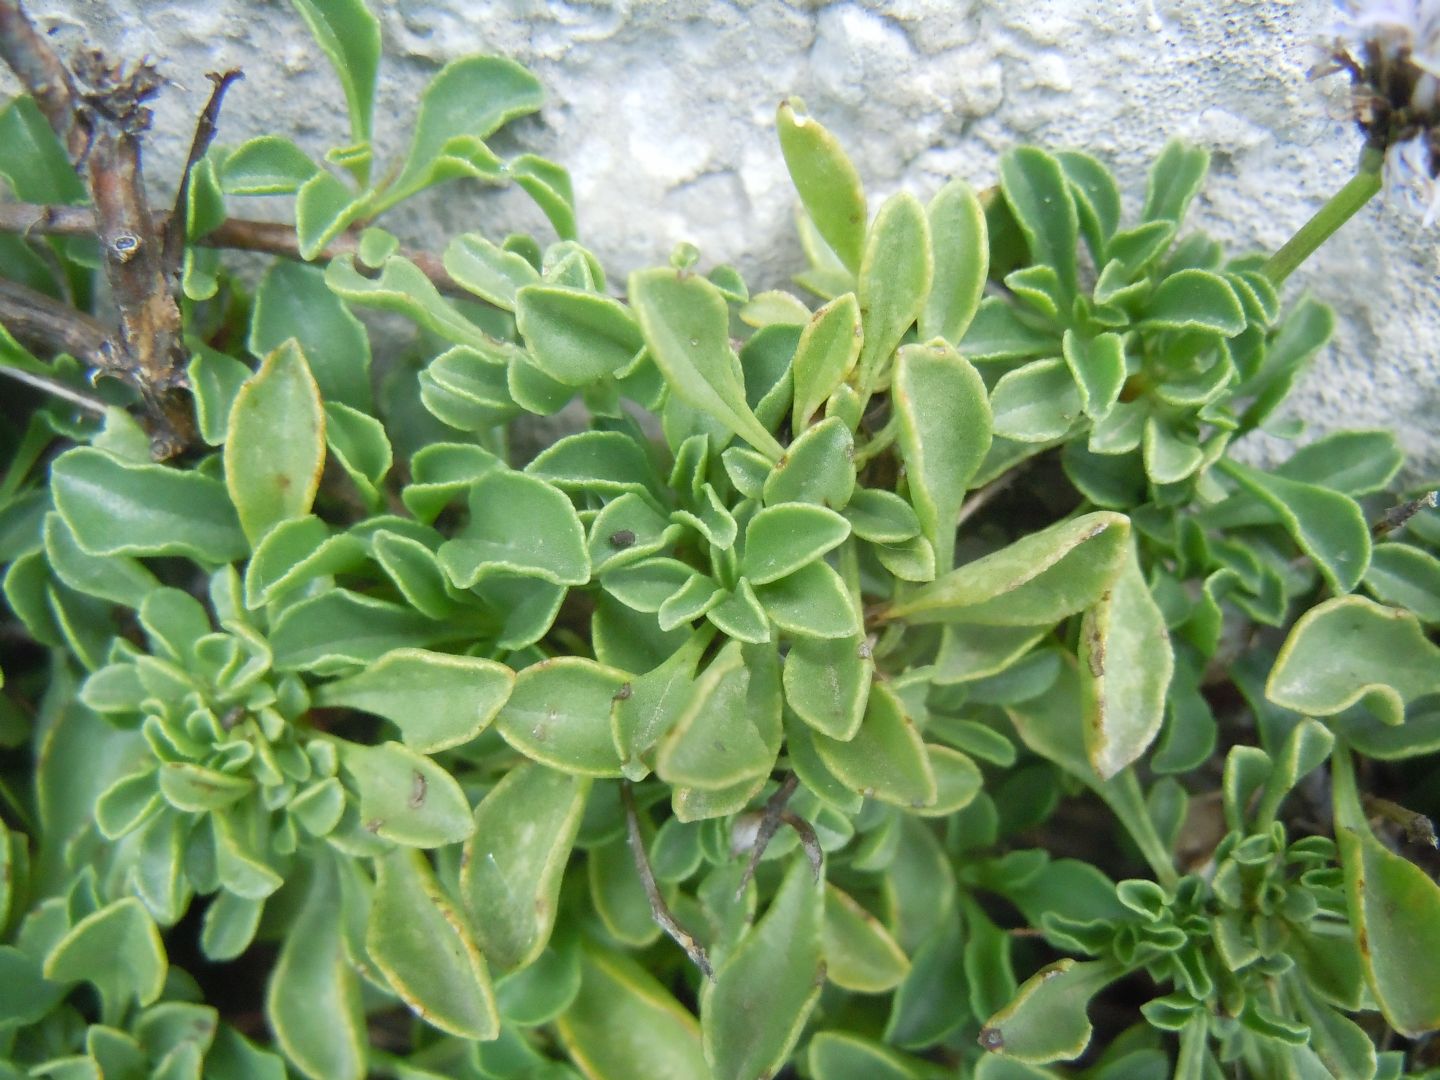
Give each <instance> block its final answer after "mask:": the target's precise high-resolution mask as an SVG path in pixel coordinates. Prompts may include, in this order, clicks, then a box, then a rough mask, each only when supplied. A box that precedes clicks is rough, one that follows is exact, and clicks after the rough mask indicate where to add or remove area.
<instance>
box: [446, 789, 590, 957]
mask: <svg viewBox="0 0 1440 1080" xmlns="http://www.w3.org/2000/svg"><path fill="white" fill-rule="evenodd" d="M589 791H590V781H589V780H588V779H586V778H583V777H576V776H569V775H567V774H565V773H562V772H556V771H555V770H553V769H547V768H545V767H544V766H543V765H537V764H534V763H531V762H526V763H522V764H521V765H519V766H517V767H515V768H513V769H511V770H510V771H509V772H507V773H506V774H505V775H504V777H503V778H502V779H501V780H500V782H499V783H498V784H496V785H495V787H494V788H493V789H491V791H490V793H489V794H488V795H486V796H485V797H484V798H483V799H481V800H480V805H479V806H477V807H476V808H475V828H474V832H473V835H472V836H471V838H470V839H469V840H468V841H466V844H465V852H464V856H463V857H462V859H461V869H460V891H461V895H462V898H463V900H464V902H465V906H466V908H467V910H468V911H469V912H470V917H471V919H472V922H473V925H474V928H475V935H476V938H477V939H478V940H479V943H480V949H481V951H482V952H483V953H484V954H485V956H486V957H487V958H488V959H489V960H490V962H491V963H492V964H494V965H496V966H497V967H499V968H500V969H501V970H503V971H513V970H517V969H519V968H523V967H526V966H527V965H529V964H530V963H532V962H533V961H534V960H535V958H536V957H538V956H539V955H540V953H541V952H543V951H544V949H545V944H546V942H547V941H548V940H549V938H550V930H551V927H553V926H554V925H555V908H556V903H557V900H558V898H559V895H560V880H561V877H562V876H563V874H564V871H565V864H566V862H567V861H568V860H569V858H570V848H571V845H572V844H574V842H575V834H576V831H577V830H578V829H579V827H580V818H581V816H582V814H583V812H584V809H585V797H586V795H587V794H588V793H589Z"/></svg>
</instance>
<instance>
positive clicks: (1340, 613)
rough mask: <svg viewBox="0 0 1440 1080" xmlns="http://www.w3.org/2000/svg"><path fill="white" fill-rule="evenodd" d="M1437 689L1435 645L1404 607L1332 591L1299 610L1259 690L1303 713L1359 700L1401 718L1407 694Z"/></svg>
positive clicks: (1439, 669)
mask: <svg viewBox="0 0 1440 1080" xmlns="http://www.w3.org/2000/svg"><path fill="white" fill-rule="evenodd" d="M1437 692H1440V647H1437V646H1436V645H1435V644H1434V643H1432V642H1431V641H1430V640H1429V639H1428V638H1427V637H1426V635H1425V630H1424V628H1423V627H1422V626H1421V625H1420V622H1419V620H1417V619H1416V618H1415V616H1414V615H1412V614H1410V612H1408V611H1403V610H1401V609H1399V608H1389V607H1382V606H1381V605H1380V604H1377V603H1375V602H1374V601H1371V600H1367V599H1365V598H1364V597H1360V596H1338V597H1334V598H1333V599H1330V600H1326V601H1325V602H1324V603H1322V604H1320V605H1318V606H1316V607H1314V608H1311V609H1310V610H1309V611H1307V612H1306V613H1305V614H1304V615H1302V616H1300V618H1299V620H1297V621H1296V623H1295V625H1294V626H1293V627H1291V629H1290V635H1289V637H1287V638H1286V639H1285V644H1284V645H1283V646H1281V648H1280V654H1279V655H1278V656H1277V657H1276V658H1275V666H1274V667H1273V668H1272V669H1271V671H1270V677H1269V679H1268V680H1267V681H1266V683H1265V696H1266V697H1268V698H1269V699H1270V700H1271V701H1273V702H1274V703H1275V704H1277V705H1280V706H1282V707H1283V708H1287V709H1293V710H1294V711H1296V712H1299V713H1304V714H1306V715H1308V716H1334V715H1335V714H1337V713H1340V712H1343V711H1345V710H1346V709H1349V708H1350V707H1351V706H1352V705H1355V704H1357V703H1358V704H1363V705H1365V706H1366V707H1367V708H1368V709H1369V710H1370V711H1371V712H1372V713H1374V714H1375V716H1376V717H1377V718H1378V719H1380V720H1381V721H1383V722H1384V723H1387V724H1400V723H1402V722H1403V721H1404V718H1405V706H1406V704H1407V703H1408V702H1410V701H1413V700H1415V699H1416V698H1419V697H1422V696H1424V695H1426V694H1433V693H1437Z"/></svg>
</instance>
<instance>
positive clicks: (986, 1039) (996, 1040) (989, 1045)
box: [976, 1027, 1005, 1052]
mask: <svg viewBox="0 0 1440 1080" xmlns="http://www.w3.org/2000/svg"><path fill="white" fill-rule="evenodd" d="M976 1042H978V1043H979V1044H980V1045H981V1046H983V1047H984V1048H985V1049H986V1050H990V1051H992V1052H993V1051H996V1050H1004V1049H1005V1036H1004V1035H1002V1034H1000V1029H999V1028H990V1027H987V1028H981V1029H980V1038H979V1039H977V1040H976Z"/></svg>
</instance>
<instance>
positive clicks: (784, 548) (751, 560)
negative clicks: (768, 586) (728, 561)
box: [740, 503, 850, 585]
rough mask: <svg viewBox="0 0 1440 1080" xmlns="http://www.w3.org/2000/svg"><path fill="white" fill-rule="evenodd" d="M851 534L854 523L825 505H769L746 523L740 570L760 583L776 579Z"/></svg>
mask: <svg viewBox="0 0 1440 1080" xmlns="http://www.w3.org/2000/svg"><path fill="white" fill-rule="evenodd" d="M849 535H850V523H849V522H848V521H846V520H845V519H844V518H843V517H841V516H840V515H839V514H837V513H835V511H834V510H827V509H826V508H825V507H823V506H815V505H813V504H809V503H782V504H780V505H779V506H769V507H766V508H765V509H763V510H761V511H760V512H759V513H758V514H756V515H755V516H754V517H753V518H751V519H750V523H749V524H748V525H747V526H746V527H745V548H744V552H745V553H744V555H743V556H741V559H740V573H742V574H744V575H745V577H747V578H749V579H750V581H751V582H752V583H754V584H756V585H763V584H765V583H766V582H770V581H775V580H777V579H778V578H782V577H784V576H785V575H786V574H789V573H792V572H794V571H796V570H798V569H800V568H801V567H802V566H805V565H807V564H808V563H812V562H814V561H815V560H816V559H818V558H820V557H821V556H823V555H824V554H825V553H826V552H827V551H830V550H831V549H832V548H835V547H838V546H839V545H840V544H841V543H843V542H844V541H845V538H846V537H848V536H849Z"/></svg>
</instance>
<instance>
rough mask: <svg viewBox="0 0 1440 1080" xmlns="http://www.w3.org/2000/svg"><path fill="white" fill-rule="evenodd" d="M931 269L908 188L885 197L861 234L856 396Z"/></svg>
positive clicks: (906, 325)
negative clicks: (861, 338)
mask: <svg viewBox="0 0 1440 1080" xmlns="http://www.w3.org/2000/svg"><path fill="white" fill-rule="evenodd" d="M934 272H935V268H934V265H933V263H932V256H931V252H930V224H929V221H928V220H927V219H926V217H925V208H924V207H923V206H921V205H920V202H919V200H918V199H916V198H915V196H913V195H911V194H910V193H909V192H901V193H900V194H899V195H895V196H892V197H891V198H889V199H887V200H886V202H885V205H884V206H882V207H880V212H879V213H878V214H876V215H875V222H874V224H873V225H871V227H870V231H869V233H867V234H866V237H865V258H864V260H863V261H862V262H861V264H860V274H859V285H858V293H859V300H860V322H861V325H862V326H863V328H864V331H865V339H864V342H863V343H862V345H861V348H860V360H859V363H858V364H857V365H856V371H855V382H856V386H857V388H858V389H859V390H860V392H861V394H862V395H865V394H869V393H871V392H872V391H873V390H874V389H875V386H876V384H877V382H878V381H879V380H880V379H881V378H882V376H883V373H884V370H885V366H886V364H887V363H888V362H889V360H890V356H891V354H892V353H894V351H895V350H896V348H898V347H899V345H900V339H901V338H903V337H904V336H905V332H906V331H907V330H909V329H910V327H911V326H913V325H914V323H915V320H916V319H918V318H919V317H920V313H921V312H922V311H924V310H925V303H926V301H927V300H928V299H929V296H930V282H931V278H932V277H933V276H934Z"/></svg>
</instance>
